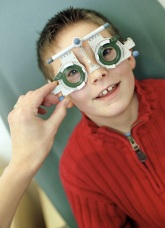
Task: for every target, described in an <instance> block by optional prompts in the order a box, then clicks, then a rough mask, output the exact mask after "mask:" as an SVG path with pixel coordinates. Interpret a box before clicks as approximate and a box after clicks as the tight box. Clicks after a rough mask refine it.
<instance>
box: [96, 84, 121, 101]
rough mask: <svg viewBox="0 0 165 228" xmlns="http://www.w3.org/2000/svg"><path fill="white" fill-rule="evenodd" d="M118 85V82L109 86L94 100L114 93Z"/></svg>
mask: <svg viewBox="0 0 165 228" xmlns="http://www.w3.org/2000/svg"><path fill="white" fill-rule="evenodd" d="M119 84H120V82H119V83H117V84H113V85H110V86H109V87H107V88H106V89H104V90H102V91H101V93H100V94H99V95H98V96H97V97H96V98H102V97H106V96H108V95H109V94H112V93H113V92H114V91H116V89H117V87H118V86H119Z"/></svg>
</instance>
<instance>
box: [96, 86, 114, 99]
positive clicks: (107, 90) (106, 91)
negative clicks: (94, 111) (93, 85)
mask: <svg viewBox="0 0 165 228" xmlns="http://www.w3.org/2000/svg"><path fill="white" fill-rule="evenodd" d="M114 87H115V85H112V86H110V87H108V89H105V90H103V92H102V93H100V95H99V97H101V96H104V95H106V94H107V93H108V92H109V91H111V90H113V88H114Z"/></svg>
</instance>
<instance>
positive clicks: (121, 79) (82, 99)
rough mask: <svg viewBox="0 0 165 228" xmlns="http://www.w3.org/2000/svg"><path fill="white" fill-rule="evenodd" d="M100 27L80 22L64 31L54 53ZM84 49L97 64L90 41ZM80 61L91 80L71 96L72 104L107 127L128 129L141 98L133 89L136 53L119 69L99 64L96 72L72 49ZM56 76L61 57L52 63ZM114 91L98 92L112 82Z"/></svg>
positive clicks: (78, 51)
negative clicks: (90, 70)
mask: <svg viewBox="0 0 165 228" xmlns="http://www.w3.org/2000/svg"><path fill="white" fill-rule="evenodd" d="M96 28H98V26H97V25H95V24H93V23H86V22H79V23H76V24H74V25H72V26H70V27H68V28H67V29H65V31H61V32H60V33H59V35H58V36H57V39H56V48H55V50H54V51H55V52H59V51H61V50H63V49H64V48H66V47H68V46H69V45H70V44H71V43H72V40H73V38H74V37H80V38H81V37H83V36H85V35H87V34H88V33H90V32H92V31H93V30H94V29H96ZM100 34H101V35H102V36H103V37H112V36H111V35H110V34H109V32H108V31H107V30H104V31H102V32H101V33H100ZM83 49H84V50H85V52H86V54H87V55H88V57H89V58H90V60H91V62H92V63H93V64H97V62H96V60H95V57H94V54H93V51H92V50H91V48H90V46H89V44H88V42H87V41H85V42H83ZM73 52H74V54H75V55H76V57H77V58H78V60H79V61H80V62H81V63H82V64H83V65H84V66H85V68H86V69H87V71H88V80H87V83H86V85H85V86H84V87H83V88H82V89H81V90H77V91H74V92H72V93H71V94H70V95H69V98H70V106H72V105H76V106H77V107H78V108H79V109H80V110H81V111H82V112H84V113H85V114H86V115H87V116H88V117H89V118H90V119H91V120H92V121H93V122H95V123H96V124H97V125H98V126H107V127H110V128H113V129H115V130H117V131H120V132H122V133H125V132H128V131H129V130H130V128H131V125H132V124H133V122H134V121H135V120H136V118H137V113H138V100H137V96H136V93H135V91H134V86H135V79H134V74H133V72H132V70H133V69H134V68H135V59H134V57H133V56H131V57H129V58H128V59H126V60H124V61H123V62H122V63H120V64H119V65H118V66H117V67H116V68H113V69H106V68H104V67H100V68H99V69H97V70H95V71H94V72H93V73H90V72H89V63H88V62H87V59H86V58H85V57H84V56H83V54H82V52H81V51H80V49H79V48H74V49H73ZM51 67H52V69H51V70H53V73H54V75H56V74H57V72H58V69H59V67H60V60H59V59H58V60H57V61H54V63H53V64H52V66H51ZM116 84H117V86H116V87H115V89H113V92H111V93H109V94H108V95H106V96H104V97H98V96H99V94H100V93H101V92H102V91H103V90H104V89H106V88H108V87H109V86H111V85H116ZM128 88H129V89H128Z"/></svg>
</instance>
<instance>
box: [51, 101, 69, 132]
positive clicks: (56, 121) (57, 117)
mask: <svg viewBox="0 0 165 228" xmlns="http://www.w3.org/2000/svg"><path fill="white" fill-rule="evenodd" d="M66 113H67V100H66V99H64V100H62V101H60V102H59V103H58V104H57V105H56V107H55V110H54V112H53V113H52V114H51V116H50V117H49V119H48V120H47V125H48V128H49V129H50V128H53V130H54V131H55V134H56V132H57V131H58V128H59V126H60V124H61V122H62V120H63V119H64V117H65V116H66Z"/></svg>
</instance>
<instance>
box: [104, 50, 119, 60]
mask: <svg viewBox="0 0 165 228" xmlns="http://www.w3.org/2000/svg"><path fill="white" fill-rule="evenodd" d="M103 58H104V59H105V60H106V61H113V60H114V59H115V58H116V50H115V49H114V48H113V47H108V48H105V49H104V51H103Z"/></svg>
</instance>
